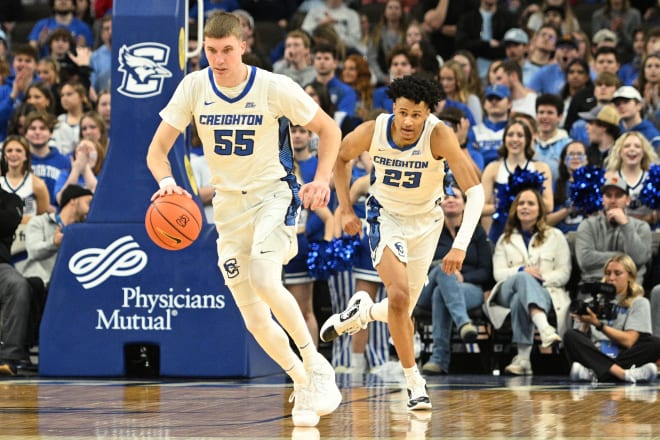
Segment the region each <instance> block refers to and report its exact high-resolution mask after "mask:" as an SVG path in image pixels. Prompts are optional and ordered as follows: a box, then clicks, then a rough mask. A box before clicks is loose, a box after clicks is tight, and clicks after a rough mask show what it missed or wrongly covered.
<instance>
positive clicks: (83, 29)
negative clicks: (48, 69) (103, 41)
mask: <svg viewBox="0 0 660 440" xmlns="http://www.w3.org/2000/svg"><path fill="white" fill-rule="evenodd" d="M73 3H74V0H53V3H52V5H53V6H52V8H53V15H52V16H50V17H48V18H44V19H42V20H39V21H38V22H37V23H36V24H35V25H34V27H33V28H32V31H30V35H28V40H29V42H30V44H31V45H32V46H34V47H36V48H37V49H38V50H39V55H40V56H41V57H43V56H46V55H48V46H47V45H46V41H47V40H48V36H49V35H50V33H51V32H52V31H54V30H55V29H57V28H60V27H63V28H65V29H67V30H69V31H70V32H71V33H72V34H73V37H74V38H75V40H76V46H82V47H92V46H93V45H94V37H93V35H92V30H91V29H90V28H89V26H88V25H87V23H85V22H84V21H82V20H80V19H78V18H76V17H75V15H74V12H75V8H74V4H73Z"/></svg>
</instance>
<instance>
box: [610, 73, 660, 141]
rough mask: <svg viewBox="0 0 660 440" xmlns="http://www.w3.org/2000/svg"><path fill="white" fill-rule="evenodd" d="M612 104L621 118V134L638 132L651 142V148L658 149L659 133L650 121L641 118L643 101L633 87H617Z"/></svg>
mask: <svg viewBox="0 0 660 440" xmlns="http://www.w3.org/2000/svg"><path fill="white" fill-rule="evenodd" d="M612 103H613V104H614V106H615V107H616V111H617V112H618V113H619V116H620V117H621V130H622V132H623V133H626V132H628V131H639V132H640V133H642V134H643V135H644V136H645V137H646V139H648V141H649V142H651V145H653V148H655V149H657V148H658V147H660V132H659V131H658V129H657V128H656V127H655V125H653V123H652V122H651V121H649V120H647V119H643V118H642V110H643V108H644V100H643V99H642V95H641V94H640V93H639V91H638V90H637V89H636V88H634V87H633V86H621V87H619V88H618V89H617V90H616V92H614V95H613V96H612Z"/></svg>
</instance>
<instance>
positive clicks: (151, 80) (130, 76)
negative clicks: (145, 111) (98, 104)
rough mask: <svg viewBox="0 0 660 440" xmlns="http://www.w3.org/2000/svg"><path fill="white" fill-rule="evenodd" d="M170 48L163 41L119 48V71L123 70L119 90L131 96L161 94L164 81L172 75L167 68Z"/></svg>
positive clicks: (140, 96) (144, 96) (141, 96)
mask: <svg viewBox="0 0 660 440" xmlns="http://www.w3.org/2000/svg"><path fill="white" fill-rule="evenodd" d="M169 55H170V48H169V47H168V46H166V45H164V44H161V43H154V42H148V43H138V44H133V45H132V46H126V45H123V46H122V47H120V48H119V71H120V72H123V74H124V77H123V78H122V81H121V85H120V86H119V87H118V88H117V91H118V92H119V93H121V94H122V95H125V96H128V97H130V98H149V97H151V96H156V95H159V94H160V92H161V91H162V90H163V81H164V79H165V78H169V77H171V76H172V72H170V71H169V70H167V68H166V66H167V60H168V58H169Z"/></svg>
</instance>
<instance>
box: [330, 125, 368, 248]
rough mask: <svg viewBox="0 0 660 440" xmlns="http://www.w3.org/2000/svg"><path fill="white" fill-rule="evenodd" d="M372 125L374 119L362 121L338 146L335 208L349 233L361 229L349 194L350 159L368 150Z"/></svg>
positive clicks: (351, 164)
mask: <svg viewBox="0 0 660 440" xmlns="http://www.w3.org/2000/svg"><path fill="white" fill-rule="evenodd" d="M374 127H375V122H374V121H367V122H363V123H362V124H360V125H359V126H358V127H357V128H356V129H355V130H353V131H352V132H351V133H349V134H348V135H346V137H345V138H344V140H343V141H342V143H341V147H339V155H338V156H337V160H336V162H335V167H334V179H335V191H336V193H337V199H338V200H339V207H338V208H337V210H338V211H339V213H340V217H341V223H342V228H343V230H344V231H345V232H346V233H347V234H351V235H354V234H359V233H360V232H361V231H362V222H361V221H360V219H359V218H357V216H356V215H355V212H354V211H353V203H352V202H351V196H350V182H351V170H352V168H353V162H352V161H353V159H355V158H356V157H358V156H359V155H360V154H361V153H362V152H364V151H367V150H369V145H370V144H371V138H372V137H373V134H374Z"/></svg>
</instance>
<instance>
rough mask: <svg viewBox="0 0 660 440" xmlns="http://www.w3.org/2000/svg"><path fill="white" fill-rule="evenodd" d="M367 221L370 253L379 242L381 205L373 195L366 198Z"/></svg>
mask: <svg viewBox="0 0 660 440" xmlns="http://www.w3.org/2000/svg"><path fill="white" fill-rule="evenodd" d="M366 205H367V222H368V223H369V248H370V249H371V252H372V254H373V253H374V252H376V249H378V243H380V221H379V220H378V219H379V218H380V210H381V209H382V208H383V207H382V205H381V204H380V203H379V202H378V200H376V198H375V197H374V196H373V195H369V198H367V202H366Z"/></svg>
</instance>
